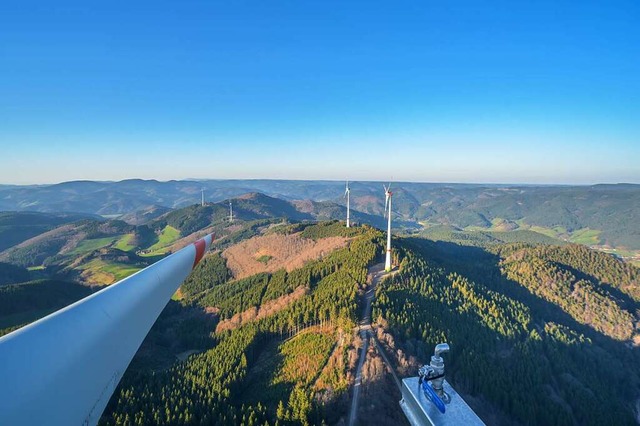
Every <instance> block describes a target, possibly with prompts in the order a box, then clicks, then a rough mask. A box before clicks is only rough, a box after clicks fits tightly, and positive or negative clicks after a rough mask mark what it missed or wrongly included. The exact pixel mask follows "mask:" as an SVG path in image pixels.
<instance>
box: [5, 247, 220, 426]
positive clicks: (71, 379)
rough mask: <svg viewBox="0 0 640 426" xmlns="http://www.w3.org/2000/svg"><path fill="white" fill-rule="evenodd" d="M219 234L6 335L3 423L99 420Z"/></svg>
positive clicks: (84, 421) (54, 422)
mask: <svg viewBox="0 0 640 426" xmlns="http://www.w3.org/2000/svg"><path fill="white" fill-rule="evenodd" d="M212 241H213V236H211V235H208V236H206V237H204V238H203V239H201V240H198V241H197V242H195V243H194V244H191V245H189V246H188V247H185V248H183V249H182V250H180V251H178V252H176V253H174V254H172V255H171V256H168V257H166V258H164V259H162V260H160V261H158V262H156V263H155V264H153V265H151V266H149V267H147V268H145V269H143V270H142V271H140V272H137V273H136V274H134V275H132V276H130V277H128V278H125V279H124V280H122V281H119V282H117V283H115V284H113V285H111V286H109V287H107V288H105V289H103V290H100V291H98V292H97V293H94V294H92V295H91V296H88V297H86V298H84V299H82V300H80V301H78V302H76V303H74V304H72V305H70V306H67V307H66V308H63V309H61V310H59V311H57V312H54V313H53V314H51V315H48V316H46V317H44V318H42V319H41V320H39V321H36V322H35V323H33V324H30V325H28V326H26V327H24V328H21V329H20V330H17V331H14V332H13V333H10V334H7V335H6V336H3V337H0V425H95V424H97V423H98V420H99V419H100V416H101V415H102V412H103V410H104V408H105V406H106V405H107V402H109V398H110V397H111V394H112V393H113V391H114V390H115V388H116V386H117V385H118V383H119V382H120V379H121V378H122V375H123V374H124V372H125V370H126V369H127V367H128V365H129V363H130V362H131V359H132V358H133V356H134V355H135V353H136V351H137V350H138V348H139V347H140V345H141V344H142V341H143V340H144V338H145V337H146V335H147V333H148V332H149V330H150V329H151V326H153V324H154V323H155V321H156V319H157V318H158V315H160V313H161V312H162V310H163V309H164V307H165V306H166V305H167V303H168V302H169V299H170V298H171V296H172V295H173V294H174V293H175V292H176V290H177V289H178V287H179V286H180V284H181V283H182V282H183V281H184V279H185V278H187V276H188V275H189V273H190V272H191V270H192V269H193V268H194V267H195V266H196V265H197V264H198V262H199V261H200V260H201V259H202V257H203V256H204V254H205V253H206V252H207V250H208V249H209V247H210V245H211V243H212Z"/></svg>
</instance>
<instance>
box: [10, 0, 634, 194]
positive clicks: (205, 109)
mask: <svg viewBox="0 0 640 426" xmlns="http://www.w3.org/2000/svg"><path fill="white" fill-rule="evenodd" d="M638 20H640V3H638V2H636V1H608V2H605V1H595V2H588V4H587V3H584V2H583V3H576V2H573V1H559V2H558V1H554V2H552V1H540V2H527V3H522V4H514V3H513V2H506V1H499V2H492V3H491V7H487V4H486V3H480V2H477V1H457V2H452V3H446V4H441V3H433V2H401V3H393V4H392V3H388V2H380V3H378V2H366V3H364V2H350V3H349V4H329V3H320V2H318V3H305V4H303V3H296V2H284V1H278V2H269V3H261V2H251V1H248V2H233V3H231V2H189V3H187V2H180V3H171V2H136V3H135V4H116V3H105V4H96V5H88V4H86V3H85V2H68V1H62V2H56V3H50V2H30V1H26V2H14V1H8V2H3V4H2V5H0V183H8V184H31V183H54V182H61V181H70V180H121V179H127V178H147V179H158V180H169V179H185V178H195V179H206V178H218V179H242V178H271V179H310V180H313V179H328V180H341V179H345V178H349V179H352V180H368V181H370V180H381V181H386V180H389V179H392V178H393V179H394V180H401V181H422V182H425V181H428V182H460V183H476V182H477V183H512V184H521V183H528V184H551V183H558V184H589V183H617V182H629V183H640V166H638V159H639V158H640V120H638V117H640V79H639V78H638V75H640V53H638V49H637V46H639V45H640V29H639V27H638V26H637V22H638Z"/></svg>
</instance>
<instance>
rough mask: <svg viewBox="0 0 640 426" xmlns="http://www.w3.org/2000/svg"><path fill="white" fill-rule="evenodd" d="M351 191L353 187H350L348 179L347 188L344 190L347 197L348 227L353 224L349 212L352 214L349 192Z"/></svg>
mask: <svg viewBox="0 0 640 426" xmlns="http://www.w3.org/2000/svg"><path fill="white" fill-rule="evenodd" d="M350 192H351V189H349V181H347V188H346V189H345V191H344V197H345V198H346V199H347V228H349V227H350V226H351V222H350V221H349V214H350V206H349V193H350Z"/></svg>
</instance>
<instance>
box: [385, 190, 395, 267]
mask: <svg viewBox="0 0 640 426" xmlns="http://www.w3.org/2000/svg"><path fill="white" fill-rule="evenodd" d="M382 187H383V188H384V215H385V216H386V217H387V219H388V221H387V257H386V258H385V261H384V270H385V271H387V272H389V271H391V196H392V195H393V192H391V183H389V186H384V184H383V185H382Z"/></svg>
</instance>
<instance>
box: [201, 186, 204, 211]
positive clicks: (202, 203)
mask: <svg viewBox="0 0 640 426" xmlns="http://www.w3.org/2000/svg"><path fill="white" fill-rule="evenodd" d="M201 191H202V202H201V205H202V207H204V188H202V189H201Z"/></svg>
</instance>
